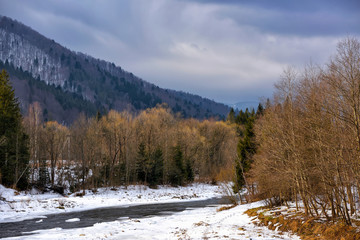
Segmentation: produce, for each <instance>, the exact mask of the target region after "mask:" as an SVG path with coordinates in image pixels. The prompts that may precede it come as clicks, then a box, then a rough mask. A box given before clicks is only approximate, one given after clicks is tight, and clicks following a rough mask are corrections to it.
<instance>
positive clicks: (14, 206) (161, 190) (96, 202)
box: [0, 183, 223, 222]
mask: <svg viewBox="0 0 360 240" xmlns="http://www.w3.org/2000/svg"><path fill="white" fill-rule="evenodd" d="M81 193H82V192H78V193H73V194H71V195H67V196H62V195H60V194H57V193H40V192H38V191H36V190H32V191H28V192H17V191H15V190H13V189H9V188H5V187H4V186H2V185H0V222H15V221H22V220H25V219H33V218H39V217H43V216H44V215H47V214H53V213H62V212H73V211H83V210H88V209H94V208H100V207H110V206H119V205H123V206H126V205H130V204H146V203H149V204H150V203H159V202H176V201H189V200H204V199H209V198H213V197H221V196H223V190H222V188H221V187H220V186H216V185H210V184H203V183H194V184H191V185H188V186H186V187H170V186H159V187H158V188H157V189H151V188H149V187H147V186H143V185H131V186H127V187H118V188H111V189H110V188H99V189H98V190H97V192H95V193H94V192H92V191H90V190H86V192H85V195H84V196H81V195H82V194H81Z"/></svg>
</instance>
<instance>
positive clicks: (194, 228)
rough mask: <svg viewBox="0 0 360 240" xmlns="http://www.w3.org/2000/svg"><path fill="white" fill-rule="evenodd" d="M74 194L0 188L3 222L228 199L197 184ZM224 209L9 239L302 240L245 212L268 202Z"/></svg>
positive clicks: (214, 189) (75, 219) (220, 191)
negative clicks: (110, 209)
mask: <svg viewBox="0 0 360 240" xmlns="http://www.w3.org/2000/svg"><path fill="white" fill-rule="evenodd" d="M76 195H79V194H76V193H74V194H71V195H69V196H66V197H63V196H61V195H59V194H55V193H46V194H40V193H36V192H27V193H26V192H16V191H14V190H12V189H7V188H4V187H3V186H0V197H1V198H2V199H3V200H6V201H3V200H2V201H0V220H1V222H14V224H16V222H17V221H21V220H24V219H33V218H41V219H40V220H38V219H34V220H33V221H34V223H33V224H35V225H36V224H39V223H40V222H46V221H47V217H46V216H44V215H46V214H51V213H62V212H74V214H75V216H73V217H71V218H69V219H65V220H63V221H65V222H79V221H85V219H81V216H80V214H79V215H76V211H82V210H88V209H95V208H100V207H107V206H116V205H117V206H124V207H126V206H130V205H136V204H153V203H161V202H179V201H192V200H203V199H208V198H213V197H221V196H223V189H222V188H221V187H220V186H214V185H209V184H199V183H197V184H192V185H189V186H187V187H177V188H174V187H168V186H160V187H159V188H158V189H150V188H148V187H146V186H128V187H127V188H125V187H121V188H117V189H112V190H111V189H106V188H102V189H99V190H98V192H96V193H93V192H91V191H86V194H85V195H84V196H82V197H80V196H76ZM224 206H225V207H226V206H229V205H223V206H208V207H204V208H187V209H185V210H184V211H181V212H169V214H166V215H159V216H149V217H145V218H128V217H125V218H119V219H117V220H116V221H110V222H101V223H95V224H94V225H92V226H90V227H83V228H75V229H62V228H61V227H59V226H57V227H55V228H53V229H48V230H36V231H33V232H30V234H32V235H28V236H25V235H24V236H21V237H12V238H7V239H28V240H29V239H53V240H55V239H252V240H264V239H267V240H270V239H273V240H275V239H283V240H293V239H294V240H297V239H300V238H299V237H298V236H296V235H294V234H290V233H288V232H281V231H278V230H276V229H275V230H271V229H268V228H267V227H266V226H261V225H260V224H258V222H257V221H258V220H257V219H255V218H253V217H250V216H248V215H247V214H245V211H247V210H249V209H251V208H257V207H261V206H263V203H262V202H256V203H251V204H244V205H238V206H235V207H233V208H229V209H227V210H223V211H219V210H220V209H221V208H222V209H226V208H224Z"/></svg>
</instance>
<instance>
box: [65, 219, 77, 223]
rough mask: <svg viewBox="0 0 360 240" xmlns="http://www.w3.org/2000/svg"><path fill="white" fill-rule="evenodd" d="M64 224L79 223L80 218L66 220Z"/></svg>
mask: <svg viewBox="0 0 360 240" xmlns="http://www.w3.org/2000/svg"><path fill="white" fill-rule="evenodd" d="M65 222H80V218H70V219H68V220H65Z"/></svg>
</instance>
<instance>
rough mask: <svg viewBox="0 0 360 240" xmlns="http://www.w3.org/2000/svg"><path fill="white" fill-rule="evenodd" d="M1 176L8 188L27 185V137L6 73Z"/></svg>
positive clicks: (0, 117) (1, 90)
mask: <svg viewBox="0 0 360 240" xmlns="http://www.w3.org/2000/svg"><path fill="white" fill-rule="evenodd" d="M0 140H1V144H0V176H1V183H2V184H3V185H5V186H8V187H17V188H20V189H24V188H26V187H27V185H28V181H27V176H28V173H27V169H28V163H29V151H28V136H27V135H26V134H25V133H24V131H23V127H22V122H21V114H20V108H19V102H18V99H17V98H16V97H15V93H14V90H13V89H12V87H11V84H10V80H9V76H8V74H7V73H6V71H5V70H3V71H2V72H1V74H0Z"/></svg>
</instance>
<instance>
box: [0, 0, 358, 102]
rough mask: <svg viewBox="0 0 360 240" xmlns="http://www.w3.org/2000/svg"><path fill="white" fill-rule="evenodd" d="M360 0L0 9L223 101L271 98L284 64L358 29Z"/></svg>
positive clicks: (1, 5) (137, 70) (167, 82)
mask: <svg viewBox="0 0 360 240" xmlns="http://www.w3.org/2000/svg"><path fill="white" fill-rule="evenodd" d="M359 5H360V1H334V0H328V1H325V0H317V1H315V0H313V1H310V0H306V1H290V0H282V1H276V0H274V1H270V0H269V1H265V0H264V1H260V0H251V1H250V0H249V1H241V0H236V1H235V0H234V1H231V0H219V1H214V0H213V1H211V0H207V1H205V0H171V1H170V0H119V1H118V0H107V1H103V0H92V1H72V0H62V1H55V0H48V1H40V0H32V1H25V0H24V1H21V0H13V1H6V0H0V14H1V15H5V16H8V17H11V18H14V19H17V20H19V21H21V22H23V23H24V24H26V25H29V26H30V27H32V28H33V29H35V30H37V31H38V32H40V33H41V34H43V35H45V36H47V37H49V38H52V39H54V40H55V41H57V42H59V43H60V44H63V45H65V46H66V47H68V48H70V49H72V50H74V51H81V52H84V53H87V54H90V55H92V56H94V57H96V58H101V59H104V60H108V61H111V62H114V63H115V64H117V65H119V66H121V67H123V68H124V69H126V70H128V71H131V72H133V73H134V74H136V75H138V76H140V77H142V78H143V79H145V80H147V81H150V82H153V83H155V84H158V85H159V86H161V87H165V88H171V89H176V90H183V91H187V92H191V93H195V94H200V95H202V96H205V97H208V98H210V99H215V100H217V101H221V102H228V103H234V102H238V101H240V100H257V99H258V98H259V97H261V96H263V95H265V96H270V95H271V93H272V85H273V83H274V81H276V80H277V79H278V78H279V75H280V74H281V71H282V69H283V68H284V67H285V66H286V65H289V64H291V65H302V64H304V63H305V62H307V61H308V60H309V59H312V60H313V61H315V62H320V63H323V62H324V61H326V60H327V58H328V57H329V56H330V54H331V53H333V52H334V51H335V46H336V43H337V41H338V40H339V39H341V38H343V37H344V36H347V35H355V36H358V35H359V33H360V27H359V26H360V18H359V15H360V13H359V9H360V7H359Z"/></svg>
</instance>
